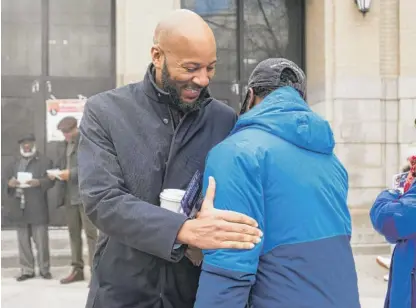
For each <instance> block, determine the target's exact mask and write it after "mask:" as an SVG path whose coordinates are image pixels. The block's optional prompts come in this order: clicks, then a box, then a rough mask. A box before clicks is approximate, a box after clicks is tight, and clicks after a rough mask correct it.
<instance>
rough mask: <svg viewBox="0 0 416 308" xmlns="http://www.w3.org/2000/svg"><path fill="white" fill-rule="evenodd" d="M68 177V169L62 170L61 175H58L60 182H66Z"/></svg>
mask: <svg viewBox="0 0 416 308" xmlns="http://www.w3.org/2000/svg"><path fill="white" fill-rule="evenodd" d="M69 176H70V172H69V170H68V169H65V170H62V171H61V173H60V174H59V177H60V178H61V180H62V181H68V180H69Z"/></svg>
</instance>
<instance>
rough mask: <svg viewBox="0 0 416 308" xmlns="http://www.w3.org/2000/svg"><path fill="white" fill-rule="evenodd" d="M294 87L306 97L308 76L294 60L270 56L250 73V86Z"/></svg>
mask: <svg viewBox="0 0 416 308" xmlns="http://www.w3.org/2000/svg"><path fill="white" fill-rule="evenodd" d="M284 86H289V87H293V88H295V89H296V90H298V92H299V93H300V95H301V96H302V97H303V98H305V94H306V76H305V73H304V72H303V71H302V69H301V68H300V67H299V66H297V65H296V64H295V63H294V62H292V61H290V60H288V59H284V58H270V59H266V60H263V61H262V62H260V63H259V64H258V65H257V66H256V68H255V69H254V70H253V72H252V73H251V75H250V78H249V80H248V87H249V88H256V87H262V88H273V87H274V88H278V87H284Z"/></svg>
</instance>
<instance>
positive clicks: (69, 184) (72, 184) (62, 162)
mask: <svg viewBox="0 0 416 308" xmlns="http://www.w3.org/2000/svg"><path fill="white" fill-rule="evenodd" d="M79 139H80V135H79V134H78V135H77V137H76V139H75V145H74V149H73V150H72V152H71V155H70V166H71V169H70V171H69V180H68V181H59V180H57V187H58V198H59V200H58V207H60V206H63V205H78V204H81V197H80V195H79V187H78V186H79V185H78V145H79ZM64 143H65V146H63V147H61V148H60V150H61V151H60V153H59V159H58V161H57V163H56V164H55V167H56V168H59V169H61V170H63V169H66V167H67V156H66V149H67V146H68V143H67V142H66V141H65V142H64Z"/></svg>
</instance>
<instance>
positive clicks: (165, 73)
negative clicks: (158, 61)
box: [162, 60, 206, 113]
mask: <svg viewBox="0 0 416 308" xmlns="http://www.w3.org/2000/svg"><path fill="white" fill-rule="evenodd" d="M162 86H163V90H164V91H166V92H167V93H169V96H170V98H171V102H170V105H171V106H172V107H174V108H176V109H178V110H180V111H182V112H183V113H187V112H190V111H193V110H197V109H199V107H200V106H201V104H202V102H203V101H204V99H203V96H204V95H203V94H204V91H205V89H206V88H203V89H202V91H201V95H200V96H199V97H198V98H197V100H196V101H195V102H194V103H192V104H189V103H184V102H182V101H181V98H180V94H179V90H178V88H177V86H176V84H175V82H174V81H173V80H172V78H171V77H170V74H169V70H168V67H167V64H166V60H165V63H164V64H163V68H162ZM192 86H193V87H195V88H196V87H198V86H197V85H195V84H194V85H192ZM199 88H200V87H199Z"/></svg>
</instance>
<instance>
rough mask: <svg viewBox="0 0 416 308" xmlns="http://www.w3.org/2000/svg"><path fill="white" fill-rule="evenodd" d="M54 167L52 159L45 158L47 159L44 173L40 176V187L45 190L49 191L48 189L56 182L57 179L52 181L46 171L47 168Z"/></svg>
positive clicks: (44, 164)
mask: <svg viewBox="0 0 416 308" xmlns="http://www.w3.org/2000/svg"><path fill="white" fill-rule="evenodd" d="M52 167H53V162H52V160H50V159H49V158H45V161H44V163H43V174H42V176H41V177H40V178H39V182H40V187H41V188H42V190H43V191H47V190H48V189H50V188H52V187H53V185H54V184H55V181H51V180H50V179H49V177H48V173H47V172H46V170H49V169H52Z"/></svg>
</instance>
